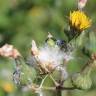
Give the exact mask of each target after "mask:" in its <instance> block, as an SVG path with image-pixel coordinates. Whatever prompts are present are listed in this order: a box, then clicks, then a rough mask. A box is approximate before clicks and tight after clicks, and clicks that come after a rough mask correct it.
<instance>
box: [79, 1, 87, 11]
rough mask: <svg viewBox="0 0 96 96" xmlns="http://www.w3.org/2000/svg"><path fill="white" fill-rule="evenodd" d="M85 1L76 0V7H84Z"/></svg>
mask: <svg viewBox="0 0 96 96" xmlns="http://www.w3.org/2000/svg"><path fill="white" fill-rule="evenodd" d="M86 3H87V0H78V9H81V10H82V8H84V7H85V5H86Z"/></svg>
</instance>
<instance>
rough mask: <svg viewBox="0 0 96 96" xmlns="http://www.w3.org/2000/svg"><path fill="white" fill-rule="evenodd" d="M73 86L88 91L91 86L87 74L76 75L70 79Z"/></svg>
mask: <svg viewBox="0 0 96 96" xmlns="http://www.w3.org/2000/svg"><path fill="white" fill-rule="evenodd" d="M72 82H73V85H74V86H76V87H77V88H80V89H84V90H85V89H89V88H90V87H91V85H92V80H91V78H90V75H89V74H80V73H77V74H75V75H74V76H73V77H72Z"/></svg>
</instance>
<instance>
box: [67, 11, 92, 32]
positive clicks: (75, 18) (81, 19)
mask: <svg viewBox="0 0 96 96" xmlns="http://www.w3.org/2000/svg"><path fill="white" fill-rule="evenodd" d="M69 19H70V24H71V26H72V27H74V28H75V29H77V30H80V31H83V30H84V29H86V28H88V27H90V26H91V20H90V19H89V18H88V17H87V16H86V14H85V13H84V12H82V11H74V12H72V13H70V18H69Z"/></svg>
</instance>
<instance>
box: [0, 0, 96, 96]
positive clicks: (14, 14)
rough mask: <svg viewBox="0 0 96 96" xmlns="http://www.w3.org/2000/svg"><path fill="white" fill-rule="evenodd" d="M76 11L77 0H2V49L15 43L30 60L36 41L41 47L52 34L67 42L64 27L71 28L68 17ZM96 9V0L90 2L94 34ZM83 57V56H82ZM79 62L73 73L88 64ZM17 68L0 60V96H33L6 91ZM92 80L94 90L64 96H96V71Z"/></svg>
mask: <svg viewBox="0 0 96 96" xmlns="http://www.w3.org/2000/svg"><path fill="white" fill-rule="evenodd" d="M76 9H77V0H0V46H2V45H4V44H5V43H10V44H13V45H14V46H15V47H16V48H17V49H18V50H19V51H20V52H21V54H23V56H24V57H26V56H27V55H28V54H29V53H28V52H29V50H30V46H31V40H32V39H34V40H36V42H37V43H38V45H41V44H42V43H44V40H45V39H46V37H47V33H48V32H51V33H52V34H53V35H54V36H55V37H56V38H58V39H60V38H61V39H66V38H65V35H64V28H66V26H67V23H68V16H69V13H70V11H73V10H76ZM95 9H96V0H88V3H87V5H86V7H85V9H84V10H85V12H86V13H87V14H88V16H89V17H90V18H91V19H92V23H93V25H92V27H91V30H92V31H96V29H95V26H96V10H95ZM93 36H94V34H93V35H92V36H91V37H92V38H91V42H92V41H93V39H94V43H95V47H94V48H95V51H96V42H95V41H96V32H95V37H94V38H93ZM92 48H93V46H92ZM80 56H81V57H82V54H81V55H80ZM79 59H80V58H79ZM77 61H78V60H75V61H74V62H73V63H72V64H70V65H69V69H71V71H78V70H79V69H80V66H81V65H82V64H83V63H84V62H85V61H84V59H80V61H81V62H79V63H78V62H77ZM77 63H78V64H77ZM13 67H14V66H13V64H12V62H11V61H10V60H5V59H4V58H0V96H15V95H16V94H17V96H19V95H20V96H32V92H31V93H30V92H28V93H27V92H26V93H21V92H19V91H18V90H17V91H16V92H15V91H13V92H12V93H10V92H6V89H4V88H5V87H4V84H5V83H10V84H12V76H11V75H12V72H13ZM92 80H93V86H92V88H91V89H90V90H87V91H80V90H75V91H70V92H69V91H64V92H63V93H62V94H63V96H81V95H82V96H96V72H93V73H92ZM13 88H14V87H13ZM9 91H10V90H9ZM48 94H49V93H48ZM33 96H34V95H33ZM44 96H47V95H44ZM48 96H51V95H50V94H49V95H48ZM53 96H54V95H53Z"/></svg>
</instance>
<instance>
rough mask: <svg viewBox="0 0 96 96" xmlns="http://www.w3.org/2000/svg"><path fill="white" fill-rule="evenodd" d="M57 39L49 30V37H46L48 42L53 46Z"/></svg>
mask: <svg viewBox="0 0 96 96" xmlns="http://www.w3.org/2000/svg"><path fill="white" fill-rule="evenodd" d="M55 41H56V40H55V38H53V36H52V35H51V33H49V32H48V37H47V39H46V43H47V44H48V45H49V46H51V47H53V46H55V45H56V42H55Z"/></svg>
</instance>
